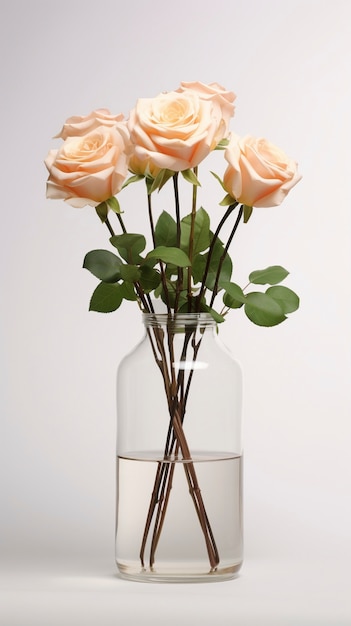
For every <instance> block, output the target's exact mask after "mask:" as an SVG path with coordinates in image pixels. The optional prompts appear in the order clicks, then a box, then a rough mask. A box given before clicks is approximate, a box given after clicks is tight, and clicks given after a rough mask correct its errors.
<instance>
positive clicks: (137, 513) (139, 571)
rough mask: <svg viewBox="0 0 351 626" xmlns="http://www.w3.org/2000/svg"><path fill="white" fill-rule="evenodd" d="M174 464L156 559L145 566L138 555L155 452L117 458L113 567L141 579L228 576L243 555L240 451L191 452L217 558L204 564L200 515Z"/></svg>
mask: <svg viewBox="0 0 351 626" xmlns="http://www.w3.org/2000/svg"><path fill="white" fill-rule="evenodd" d="M167 462H168V463H170V464H174V466H175V467H174V476H173V484H172V490H171V497H170V499H169V503H168V508H167V514H166V516H165V521H164V525H163V528H162V533H161V536H160V539H159V542H158V545H157V551H156V555H155V562H154V564H153V565H152V567H150V565H149V562H148V555H149V542H148V544H147V546H146V551H145V561H144V566H142V564H141V560H140V557H139V553H140V546H141V541H142V537H143V532H144V528H145V515H146V512H147V510H148V506H149V503H150V498H151V495H152V490H153V487H154V482H155V474H156V471H157V468H158V466H159V464H160V463H164V459H163V455H162V453H160V454H155V453H154V454H153V453H148V454H143V455H141V454H132V455H130V454H128V455H124V456H123V457H121V456H119V457H117V494H118V495H117V538H116V554H117V555H118V557H117V566H118V568H119V571H120V574H121V576H122V577H124V578H129V579H132V580H141V581H155V582H158V581H165V582H167V581H168V582H173V581H178V582H182V581H187V580H190V581H202V580H206V581H208V580H218V579H221V580H223V579H228V578H233V577H234V575H235V574H236V572H237V571H238V570H239V569H240V566H241V563H242V558H243V530H242V494H241V491H242V458H241V456H240V455H235V454H233V455H229V454H227V453H226V454H218V453H216V454H213V453H208V454H206V453H203V452H201V454H196V453H194V454H193V455H192V461H191V462H192V463H193V464H194V467H195V470H196V474H197V476H198V479H199V485H200V486H201V494H202V497H203V500H204V502H205V503H206V512H207V515H208V517H209V519H210V520H211V526H212V530H213V534H214V536H215V537H216V540H217V547H218V552H219V558H220V562H219V565H218V566H217V567H216V569H215V570H213V571H211V568H210V567H209V561H208V554H207V550H206V545H205V541H204V536H203V534H202V532H201V529H200V526H199V520H198V518H197V515H196V511H195V508H194V506H193V502H192V498H191V496H190V494H189V485H188V482H187V480H186V473H185V471H184V465H185V463H186V462H184V461H183V460H181V459H179V460H173V459H171V460H169V461H167Z"/></svg>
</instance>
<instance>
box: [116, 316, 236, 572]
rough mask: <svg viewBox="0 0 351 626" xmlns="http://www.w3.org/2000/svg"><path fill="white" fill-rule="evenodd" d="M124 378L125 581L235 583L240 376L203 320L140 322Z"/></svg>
mask: <svg viewBox="0 0 351 626" xmlns="http://www.w3.org/2000/svg"><path fill="white" fill-rule="evenodd" d="M143 322H144V326H145V335H144V337H143V339H142V341H141V342H140V343H139V345H138V346H137V347H136V348H135V349H134V350H133V351H132V352H131V353H130V354H129V355H127V356H126V357H125V358H124V359H123V360H122V362H121V364H120V366H119V368H118V379H117V417H118V422H117V519H116V521H117V524H116V563H117V567H118V569H119V572H120V575H121V576H122V577H123V578H126V579H129V580H137V581H155V582H161V581H165V582H186V581H215V580H226V579H229V578H233V577H234V576H235V574H236V573H237V572H238V570H239V569H240V566H241V564H242V558H243V528H242V447H241V402H242V375H241V369H240V366H239V364H238V363H237V362H236V361H235V360H234V359H233V357H232V356H231V355H230V353H229V352H228V351H227V349H226V348H225V347H224V346H223V345H222V343H221V342H220V340H219V337H218V332H217V326H216V323H215V321H214V320H213V318H212V317H211V316H210V315H208V314H207V313H205V314H202V313H200V314H177V315H176V316H171V315H167V314H144V315H143Z"/></svg>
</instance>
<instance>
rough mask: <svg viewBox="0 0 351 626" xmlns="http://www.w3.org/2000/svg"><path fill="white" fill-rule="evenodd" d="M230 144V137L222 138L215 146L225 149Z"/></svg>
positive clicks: (217, 148) (218, 148)
mask: <svg viewBox="0 0 351 626" xmlns="http://www.w3.org/2000/svg"><path fill="white" fill-rule="evenodd" d="M228 144H229V139H226V138H224V139H221V141H219V142H218V144H217V145H216V147H215V150H225V149H226V147H227V145H228Z"/></svg>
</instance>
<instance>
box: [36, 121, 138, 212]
mask: <svg viewBox="0 0 351 626" xmlns="http://www.w3.org/2000/svg"><path fill="white" fill-rule="evenodd" d="M129 152H130V141H129V135H128V132H127V129H126V127H125V126H122V125H120V127H119V128H113V127H111V128H108V127H106V126H99V127H98V128H96V129H95V130H93V131H91V132H90V133H87V134H86V135H84V136H83V137H68V139H66V141H65V142H64V144H63V145H62V147H61V148H60V149H59V150H51V151H50V152H49V154H48V156H47V158H46V160H45V165H46V167H47V169H48V171H49V173H50V175H49V178H48V182H47V193H46V195H47V197H48V198H53V199H62V200H66V202H68V203H69V204H71V205H72V206H74V207H78V208H80V207H83V206H85V205H87V204H88V205H90V206H96V205H98V204H99V203H100V202H103V201H104V200H107V199H108V198H110V197H111V196H114V195H115V194H116V193H118V192H119V191H120V189H121V187H122V185H123V182H124V180H125V178H126V176H127V174H128V154H129Z"/></svg>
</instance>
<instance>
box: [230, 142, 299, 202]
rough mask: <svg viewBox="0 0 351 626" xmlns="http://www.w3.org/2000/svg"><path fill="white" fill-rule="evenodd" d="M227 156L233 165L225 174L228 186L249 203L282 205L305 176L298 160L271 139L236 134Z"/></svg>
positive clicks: (240, 198) (233, 195) (238, 199)
mask: <svg viewBox="0 0 351 626" xmlns="http://www.w3.org/2000/svg"><path fill="white" fill-rule="evenodd" d="M224 156H225V159H226V160H227V162H228V164H229V165H228V167H227V169H226V171H225V173H224V177H223V185H224V188H225V190H226V191H227V192H228V193H229V194H230V195H231V196H232V197H233V198H234V199H235V200H237V201H238V202H241V203H243V204H246V205H248V206H255V207H272V206H277V205H279V204H281V203H282V202H283V200H284V198H285V196H286V195H287V193H288V192H289V191H290V189H292V187H294V185H296V183H297V182H298V181H299V180H300V179H301V175H300V174H299V173H298V171H297V163H296V162H295V161H293V160H292V159H291V158H290V157H288V156H287V155H286V154H285V153H284V152H282V150H280V149H279V148H277V147H276V146H274V145H273V144H272V143H270V142H269V141H267V139H263V138H255V137H251V136H249V135H248V136H246V137H243V138H240V137H238V136H236V135H233V136H232V137H231V140H230V143H229V145H228V147H227V149H226V151H225V153H224Z"/></svg>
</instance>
